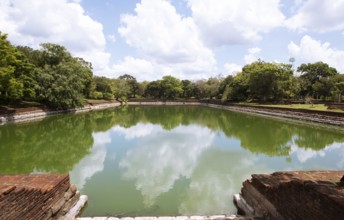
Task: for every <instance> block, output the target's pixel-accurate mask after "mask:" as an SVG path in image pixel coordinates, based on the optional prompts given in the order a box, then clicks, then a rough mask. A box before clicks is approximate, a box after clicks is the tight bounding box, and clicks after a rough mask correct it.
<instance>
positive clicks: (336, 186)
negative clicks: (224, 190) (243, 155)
mask: <svg viewBox="0 0 344 220" xmlns="http://www.w3.org/2000/svg"><path fill="white" fill-rule="evenodd" d="M343 175H344V171H313V172H312V171H302V172H277V173H273V174H271V175H264V174H262V175H252V179H250V180H247V181H245V182H244V183H243V188H242V190H241V197H242V198H243V200H244V201H245V203H247V204H248V206H249V207H250V208H249V209H251V210H252V211H253V212H252V213H249V214H250V215H256V216H262V217H264V219H300V220H302V219H313V220H317V219H319V220H320V219H321V220H325V219H331V220H337V219H338V220H341V219H344V184H343V180H342V182H341V179H342V178H343ZM239 202H240V201H239ZM237 204H238V201H237ZM239 208H241V207H239ZM244 209H245V208H244Z"/></svg>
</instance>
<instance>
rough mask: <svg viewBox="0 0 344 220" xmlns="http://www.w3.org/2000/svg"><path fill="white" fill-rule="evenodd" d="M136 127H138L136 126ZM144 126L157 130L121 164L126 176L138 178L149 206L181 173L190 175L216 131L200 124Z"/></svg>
mask: <svg viewBox="0 0 344 220" xmlns="http://www.w3.org/2000/svg"><path fill="white" fill-rule="evenodd" d="M130 129H131V128H129V129H128V130H130ZM133 129H134V130H136V129H137V128H136V126H135V127H134V128H133ZM144 129H147V130H151V131H152V130H154V131H153V132H151V133H152V134H151V135H150V136H149V137H147V138H146V139H143V140H142V142H141V143H140V146H139V147H137V148H135V149H133V150H131V151H129V152H128V153H127V155H126V157H125V158H124V159H123V160H122V161H121V162H120V166H121V167H125V168H127V170H126V172H125V173H124V177H125V178H128V179H136V188H137V189H138V190H140V191H141V193H142V195H143V198H144V204H145V205H146V206H148V207H149V206H151V205H153V204H154V202H155V199H156V198H157V197H158V196H159V195H160V194H162V193H164V192H167V191H169V190H170V189H171V188H172V187H173V185H174V183H175V181H177V180H178V179H179V178H180V177H186V178H190V176H191V174H192V172H193V170H194V168H195V166H196V165H197V162H198V158H199V156H200V155H201V154H202V152H203V151H204V150H205V149H207V148H208V147H209V146H210V145H211V143H212V141H213V139H214V133H213V132H212V131H211V130H209V129H208V128H204V127H199V126H187V127H186V126H179V127H177V128H175V129H173V130H171V131H165V130H163V129H162V128H161V127H157V126H154V128H153V129H150V128H148V125H146V126H144ZM127 132H129V133H131V132H133V131H127Z"/></svg>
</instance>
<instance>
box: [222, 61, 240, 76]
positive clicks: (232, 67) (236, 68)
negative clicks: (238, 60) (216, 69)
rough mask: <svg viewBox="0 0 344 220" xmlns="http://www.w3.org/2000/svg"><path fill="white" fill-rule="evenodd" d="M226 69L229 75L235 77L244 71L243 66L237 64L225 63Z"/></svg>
mask: <svg viewBox="0 0 344 220" xmlns="http://www.w3.org/2000/svg"><path fill="white" fill-rule="evenodd" d="M224 68H225V70H226V73H227V74H229V75H235V74H236V73H238V72H241V70H242V66H240V65H238V64H235V63H225V65H224Z"/></svg>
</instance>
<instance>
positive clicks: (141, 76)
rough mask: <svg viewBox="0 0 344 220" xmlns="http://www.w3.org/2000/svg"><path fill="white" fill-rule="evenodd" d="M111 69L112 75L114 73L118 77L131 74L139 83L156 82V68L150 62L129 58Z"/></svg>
mask: <svg viewBox="0 0 344 220" xmlns="http://www.w3.org/2000/svg"><path fill="white" fill-rule="evenodd" d="M111 69H112V71H111V73H114V74H115V76H116V77H118V76H120V75H123V74H131V75H133V76H135V77H136V79H137V80H139V81H142V80H156V74H157V73H156V70H155V67H154V66H153V64H152V63H151V62H150V61H148V60H144V59H137V58H134V57H131V56H127V57H125V58H124V60H121V61H119V62H118V63H117V64H115V65H113V66H112V68H111Z"/></svg>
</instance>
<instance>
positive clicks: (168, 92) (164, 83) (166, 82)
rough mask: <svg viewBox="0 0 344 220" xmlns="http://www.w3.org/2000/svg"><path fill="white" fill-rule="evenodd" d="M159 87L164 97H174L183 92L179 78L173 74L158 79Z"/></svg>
mask: <svg viewBox="0 0 344 220" xmlns="http://www.w3.org/2000/svg"><path fill="white" fill-rule="evenodd" d="M160 89H161V94H162V98H164V99H175V98H177V97H179V96H180V95H182V93H183V87H182V84H181V82H180V80H179V79H177V78H175V77H173V76H164V77H163V78H162V80H161V81H160Z"/></svg>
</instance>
